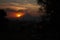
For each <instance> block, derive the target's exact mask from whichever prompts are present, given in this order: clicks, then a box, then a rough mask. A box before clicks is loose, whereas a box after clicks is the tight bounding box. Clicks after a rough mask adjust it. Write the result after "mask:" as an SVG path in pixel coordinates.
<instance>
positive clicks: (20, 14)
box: [6, 12, 25, 19]
mask: <svg viewBox="0 0 60 40" xmlns="http://www.w3.org/2000/svg"><path fill="white" fill-rule="evenodd" d="M24 15H25V13H24V12H11V13H8V14H7V16H6V17H7V18H8V19H9V18H15V19H17V18H21V17H23V16H24Z"/></svg>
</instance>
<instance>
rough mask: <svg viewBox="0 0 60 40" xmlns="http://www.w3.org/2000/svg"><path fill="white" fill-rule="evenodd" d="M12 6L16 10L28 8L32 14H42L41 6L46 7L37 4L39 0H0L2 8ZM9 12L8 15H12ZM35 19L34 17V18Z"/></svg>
mask: <svg viewBox="0 0 60 40" xmlns="http://www.w3.org/2000/svg"><path fill="white" fill-rule="evenodd" d="M1 8H2V9H5V8H11V9H14V10H27V12H28V13H29V14H30V15H31V16H40V15H41V14H43V12H42V13H41V14H40V13H38V10H39V8H41V9H43V11H44V7H43V6H41V5H38V4H37V0H0V9H1ZM10 14H13V13H10ZM10 14H8V16H9V15H10ZM25 18H27V17H25ZM32 19H33V18H32Z"/></svg>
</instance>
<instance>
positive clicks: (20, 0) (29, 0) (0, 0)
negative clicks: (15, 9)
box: [0, 0, 37, 4]
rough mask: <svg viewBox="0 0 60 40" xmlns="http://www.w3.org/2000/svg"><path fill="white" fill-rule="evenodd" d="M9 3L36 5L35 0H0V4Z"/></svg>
mask: <svg viewBox="0 0 60 40" xmlns="http://www.w3.org/2000/svg"><path fill="white" fill-rule="evenodd" d="M4 2H6V3H9V2H17V3H33V4H34V3H37V1H36V0H0V3H4Z"/></svg>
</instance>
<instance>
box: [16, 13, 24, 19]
mask: <svg viewBox="0 0 60 40" xmlns="http://www.w3.org/2000/svg"><path fill="white" fill-rule="evenodd" d="M22 16H24V14H23V13H17V14H16V17H18V18H20V17H22Z"/></svg>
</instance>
